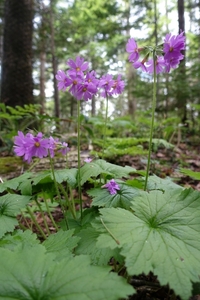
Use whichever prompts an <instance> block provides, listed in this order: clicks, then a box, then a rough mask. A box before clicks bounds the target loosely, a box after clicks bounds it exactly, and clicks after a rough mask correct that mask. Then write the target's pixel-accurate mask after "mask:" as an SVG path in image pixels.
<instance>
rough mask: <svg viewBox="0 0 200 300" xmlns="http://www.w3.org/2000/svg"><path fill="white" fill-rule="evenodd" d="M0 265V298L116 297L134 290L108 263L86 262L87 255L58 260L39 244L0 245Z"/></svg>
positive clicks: (96, 299) (113, 299) (63, 299)
mask: <svg viewBox="0 0 200 300" xmlns="http://www.w3.org/2000/svg"><path fill="white" fill-rule="evenodd" d="M0 266H1V272H0V282H1V285H0V299H2V300H5V299H10V300H11V299H20V300H38V299H51V300H66V299H67V300H76V299H79V300H89V299H93V300H102V299H109V300H116V299H120V298H126V297H127V296H128V295H130V294H132V293H133V292H134V289H133V288H132V287H131V286H130V285H128V284H127V283H126V281H125V279H124V278H122V277H119V276H117V274H114V273H111V272H110V268H109V267H98V266H92V265H90V260H89V257H88V256H84V255H81V256H78V257H74V258H71V256H70V257H69V258H66V259H63V260H62V261H60V262H58V261H54V255H53V254H51V253H46V249H45V247H43V246H41V245H36V246H34V247H32V249H31V250H30V248H29V247H24V248H22V250H21V251H18V252H17V251H15V252H12V251H10V250H8V249H3V248H0ZM13 266H14V267H13Z"/></svg>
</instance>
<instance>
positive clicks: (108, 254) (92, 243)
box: [75, 227, 120, 266]
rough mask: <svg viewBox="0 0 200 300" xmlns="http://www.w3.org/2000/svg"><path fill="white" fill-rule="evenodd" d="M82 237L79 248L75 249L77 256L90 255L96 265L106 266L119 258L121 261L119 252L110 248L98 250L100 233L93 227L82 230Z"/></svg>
mask: <svg viewBox="0 0 200 300" xmlns="http://www.w3.org/2000/svg"><path fill="white" fill-rule="evenodd" d="M77 235H78V236H79V237H81V241H80V242H79V245H78V247H77V248H76V249H75V253H76V254H88V255H90V257H91V261H92V263H93V264H94V265H98V266H106V265H108V263H109V260H110V259H111V258H112V257H117V261H118V262H119V260H120V255H119V250H118V249H113V250H111V249H110V248H103V249H102V248H98V247H97V246H96V242H97V238H98V237H99V232H97V231H96V229H95V228H93V227H88V228H86V229H83V230H81V231H80V232H79V233H78V234H77Z"/></svg>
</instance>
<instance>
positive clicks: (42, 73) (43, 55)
mask: <svg viewBox="0 0 200 300" xmlns="http://www.w3.org/2000/svg"><path fill="white" fill-rule="evenodd" d="M41 50H42V49H41ZM45 63H46V53H45V52H44V51H41V52H40V104H41V111H40V113H41V114H43V113H44V112H45V98H46V95H45Z"/></svg>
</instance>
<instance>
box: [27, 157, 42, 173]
mask: <svg viewBox="0 0 200 300" xmlns="http://www.w3.org/2000/svg"><path fill="white" fill-rule="evenodd" d="M39 162H40V158H38V159H36V161H35V162H34V163H33V164H32V165H31V166H30V168H29V169H28V172H31V170H33V168H34V167H35V166H36V165H37V164H38V163H39Z"/></svg>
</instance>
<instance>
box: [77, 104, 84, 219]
mask: <svg viewBox="0 0 200 300" xmlns="http://www.w3.org/2000/svg"><path fill="white" fill-rule="evenodd" d="M77 107H78V111H77V117H78V129H77V133H78V140H77V144H78V145H77V147H78V174H77V176H78V177H77V180H78V196H79V203H80V212H81V220H82V218H83V203H82V202H83V201H82V191H81V135H80V127H81V120H80V101H78V105H77Z"/></svg>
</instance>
